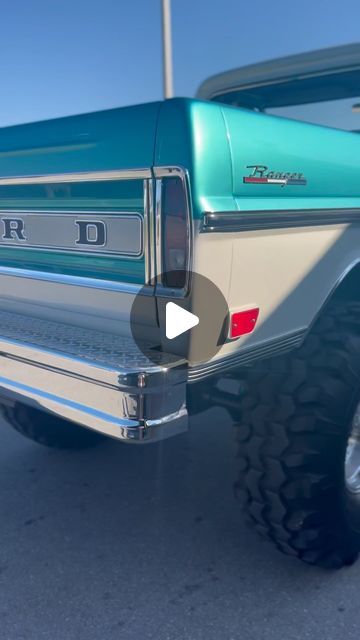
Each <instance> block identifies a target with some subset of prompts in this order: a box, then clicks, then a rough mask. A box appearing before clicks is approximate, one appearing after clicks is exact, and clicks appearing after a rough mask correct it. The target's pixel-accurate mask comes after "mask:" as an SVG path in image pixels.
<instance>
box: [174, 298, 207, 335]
mask: <svg viewBox="0 0 360 640" xmlns="http://www.w3.org/2000/svg"><path fill="white" fill-rule="evenodd" d="M199 322H200V321H199V318H198V317H197V316H196V315H195V314H194V313H190V311H186V310H185V309H182V308H181V307H179V305H178V304H175V303H174V302H168V303H167V305H166V337H167V338H168V340H173V338H177V336H180V335H181V334H182V333H185V331H189V329H192V328H193V327H196V325H197V324H199Z"/></svg>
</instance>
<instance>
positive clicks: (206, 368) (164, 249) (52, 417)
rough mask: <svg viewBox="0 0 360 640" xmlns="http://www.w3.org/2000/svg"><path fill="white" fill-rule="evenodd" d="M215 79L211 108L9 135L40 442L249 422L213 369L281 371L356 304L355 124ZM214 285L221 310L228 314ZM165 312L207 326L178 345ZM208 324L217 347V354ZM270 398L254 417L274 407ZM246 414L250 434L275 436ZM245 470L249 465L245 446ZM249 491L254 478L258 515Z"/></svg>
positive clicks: (18, 420) (13, 317) (14, 320)
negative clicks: (207, 411)
mask: <svg viewBox="0 0 360 640" xmlns="http://www.w3.org/2000/svg"><path fill="white" fill-rule="evenodd" d="M350 53H351V55H350V54H348V53H347V54H346V55H347V56H348V57H349V56H350V58H351V56H352V58H351V60H352V59H353V58H354V52H353V51H352V52H350ZM355 53H356V55H357V59H360V57H359V52H358V50H356V51H355ZM344 55H345V54H344ZM345 57H346V56H345ZM355 57H356V56H355ZM340 58H341V56H340ZM341 59H342V58H341ZM336 60H337V58H336ZM346 60H347V58H346ZM305 62H306V61H305ZM305 62H304V65H305V66H304V69H305V71H306V69H307V66H306V65H309V63H308V62H306V64H305ZM311 64H312V66H311V65H310V66H311V68H310V70H309V78H310V76H311V78H313V76H314V73H315V71H314V68H318V70H319V77H320V76H321V78H322V74H323V62H322V63H321V64H320V63H319V62H318V63H317V67H316V65H315V67H314V64H313V63H311ZM334 64H335V67H334V68H335V71H334V69H333V67H331V68H332V73H333V74H339V73H342V74H343V77H344V78H345V77H346V78H347V77H348V76H347V74H349V73H350V71H351V73H352V74H353V75H354V74H355V72H356V73H358V71H357V70H358V68H360V63H359V64H358V66H357V67H356V65H355V63H354V62H352V63H351V64H350V62H349V61H347V62H346V63H345V62H342V67H341V69H340V67H339V64H338V63H337V62H335V63H334ZM289 65H290V67H291V64H290V63H289ZM336 65H337V66H336ZM275 67H276V65H275ZM339 69H340V70H339ZM315 70H316V69H315ZM349 70H350V71H349ZM305 71H304V73H305ZM268 73H270V72H269V71H268ZM279 73H280V72H279ZM282 73H283V72H282ZM240 75H241V74H240ZM250 75H251V74H250ZM270 75H271V74H270ZM328 75H329V74H328ZM330 75H331V74H330ZM248 76H249V72H248V71H246V73H245V75H244V77H245V78H246V82H248ZM260 76H261V74H260V75H259V77H260ZM235 77H236V74H235V76H234V73H233V72H232V75H231V79H232V80H231V81H232V83H234V82H235V81H234V78H235ZM255 77H256V74H255ZM281 77H282V76H281ZM304 77H305V80H304V82H305V84H306V82H307V80H306V77H307V76H306V73H305V76H304ZM352 77H353V76H352ZM357 77H358V76H357ZM296 78H297V80H296V82H298V76H296ZM265 79H266V78H265ZM285 80H286V78H285ZM285 80H284V79H283V78H282V80H281V82H284V83H285V84H286V82H287V80H286V82H285ZM271 81H273V83H274V86H275V90H276V86H279V83H280V84H281V82H280V80H279V77H277V76H276V74H275V77H274V78H272V80H271ZM269 82H270V81H269ZM309 82H310V80H309ZM259 83H260V84H259V86H260V87H262V84H261V83H264V78H263V76H261V77H260V80H259ZM319 83H320V80H319V81H318V84H319ZM265 84H266V82H265ZM320 84H321V83H320ZM223 85H224V83H223V79H220V80H218V79H215V80H213V79H212V80H211V81H210V82H208V83H207V84H206V83H205V85H204V86H203V87H202V89H201V90H200V97H202V98H207V99H188V98H176V99H172V100H166V101H164V102H154V103H150V104H144V105H139V106H134V107H126V108H119V109H112V110H109V111H102V112H98V113H88V114H85V115H79V116H71V117H65V118H59V119H56V120H49V121H45V122H38V123H31V124H24V125H19V126H13V127H7V128H4V129H1V130H0V389H1V399H2V400H1V402H2V406H3V412H4V413H5V416H6V417H7V419H8V420H9V421H10V422H11V423H12V424H13V425H14V426H15V427H16V428H17V429H18V430H20V431H22V432H23V433H25V434H26V435H30V437H33V439H35V440H38V441H40V442H46V443H48V444H52V445H55V444H59V446H72V443H75V444H74V446H79V447H80V446H86V445H87V444H88V443H89V442H90V441H91V442H93V441H94V440H96V438H97V437H98V434H101V435H109V436H112V437H115V438H118V439H121V440H124V441H130V442H146V441H149V440H158V439H161V438H164V437H168V436H169V435H173V434H177V433H181V432H183V431H184V430H185V429H186V428H187V426H188V417H189V415H190V414H191V413H194V412H196V411H200V410H202V409H204V408H207V407H209V406H211V405H212V404H219V405H222V406H225V407H226V408H228V409H229V410H230V412H231V413H232V415H234V414H235V415H236V416H237V415H238V413H237V412H238V407H239V402H240V401H239V399H237V398H234V397H231V394H230V393H228V392H226V393H221V392H220V391H219V390H218V386H217V385H218V382H219V379H220V378H222V377H224V376H227V377H229V376H230V377H234V378H236V379H237V380H241V381H242V384H243V388H246V386H247V385H248V386H249V383H248V382H247V380H248V379H249V378H248V372H249V371H250V372H251V371H253V368H252V367H253V366H254V365H253V363H255V367H257V366H260V365H261V366H263V363H264V362H268V361H269V360H268V359H269V358H273V360H271V362H275V363H278V362H280V360H279V358H280V356H281V355H282V354H287V353H289V354H290V355H289V356H286V357H289V358H290V357H294V358H295V363H296V362H297V360H296V358H297V356H296V355H294V356H292V355H291V354H297V353H302V352H301V349H304V346H303V345H304V344H305V345H306V344H307V340H308V339H310V340H311V339H312V337H311V336H312V331H313V327H314V326H317V322H319V318H321V317H322V314H324V313H326V309H327V308H328V304H329V300H330V299H331V300H335V299H337V297H338V296H345V297H346V296H347V297H348V298H347V299H349V300H350V301H351V303H353V298H354V295H355V294H354V292H357V290H358V284H359V263H360V182H359V171H360V164H359V158H360V137H359V135H358V133H355V132H351V131H342V130H339V129H333V128H329V127H324V126H319V125H313V124H310V123H304V122H300V121H295V120H290V119H286V118H281V117H278V116H272V115H269V114H267V113H266V109H265V107H266V104H265V103H264V104H262V103H261V105H260V107H259V104H260V103H258V102H257V100H259V98H257V97H256V96H257V94H256V87H255V90H254V89H252V91H253V93H250V94H249V92H248V90H247V89H246V86H247V85H246V83H245V85H246V86H245V85H244V87H245V88H244V87H243V86H242V85H241V82H240V81H239V82H238V85H236V87H235V86H233V84H231V86H230V85H229V87H230V88H229V91H227V90H226V87H225V89H224V86H223ZM250 86H251V87H252V86H253V85H251V83H250ZM266 86H267V85H266ZM309 86H310V85H309ZM311 86H312V85H311ZM316 86H318V85H316ZM321 86H322V85H321ZM357 86H358V85H357ZM214 87H215V89H214ZM216 87H218V88H219V87H220V89H221V90H220V89H219V91H220V93H219V91H217V89H216ZM299 90H300V89H299V86H298V85H296V92H297V94H296V95H298V93H299ZM324 90H325V89H324V88H323V91H324ZM207 91H208V93H209V95H207V93H206V92H207ZM254 91H255V93H254ZM306 91H308V85H306ZM359 91H360V90H359ZM260 94H261V95H262V96H263V95H265V94H262V93H261V92H260V93H259V95H260ZM229 95H230V97H229ZM243 95H245V97H246V100H245V102H244V104H243V106H241V99H242V97H241V96H243ZM249 95H250V97H249ZM251 95H252V96H253V98H252V99H253V100H254V109H252V108H251V104H250V103H249V100H250V102H251ZM266 95H267V94H266ZM283 95H284V94H283V93H282V94H281V96H283ZM316 95H317V97H318V94H316ZM346 95H347V96H348V95H352V96H355V95H356V91H355V90H351V91H350V89H349V91H348V92H347V93H346ZM264 100H265V98H264ZM282 100H283V98H282ZM229 103H232V104H229ZM255 103H256V104H255ZM271 104H273V103H271ZM174 272H176V274H177V275H176V277H175V278H174V277H173V275H171V274H173V273H174ZM199 278H200V281H199ZM202 279H204V280H206V281H209V282H211V283H212V284H213V285H214V287H215V289H214V291H218V292H220V293H219V295H221V296H222V298H223V300H224V301H225V304H226V312H225V313H224V314H223V316H222V317H219V318H218V317H217V316H216V312H215V306H216V305H215V302H214V301H213V299H212V295H210V294H209V295H208V294H206V295H205V294H204V292H203V287H204V286H205V285H203V284H201V283H199V282H203V280H202ZM214 295H215V296H216V295H217V294H214ZM204 297H205V298H206V300H205V302H204ZM139 299H140V300H141V304H140V306H139V307H136V308H137V309H139V311H138V313H137V315H136V317H135V318H134V311H133V309H134V308H135V307H134V305H135V306H136V305H137V304H138V300H139ZM169 301H173V302H175V303H176V304H178V305H183V306H184V308H186V310H187V311H189V312H190V313H192V314H195V315H196V316H197V317H199V318H200V322H199V327H198V328H195V329H194V330H192V331H191V332H189V333H188V334H187V338H186V340H185V341H184V340H182V341H181V342H180V343H179V344H180V346H179V347H177V346H175V347H174V349H172V348H171V345H170V347H169V340H167V339H165V337H164V332H163V330H162V323H163V320H164V313H165V311H164V309H165V306H164V305H167V303H168V302H169ZM244 314H245V315H244ZM205 316H206V317H205ZM212 316H214V319H213V325H212V327H211V330H210V331H209V334H207V333H206V323H209V322H210V318H211V317H212ZM249 323H250V324H249ZM139 328H140V333H141V335H142V336H143V338H144V340H143V346H142V342H141V340H140V342H139V340H138V339H137V337H136V336H137V335H138V333H139ZM202 331H204V332H205V335H206V337H207V340H208V342H209V344H210V348H209V353H210V354H212V355H211V357H207V358H205V359H204V358H203V357H202V352H201V350H200V351H199V349H198V343H199V342H201V340H200V338H201V335H203V334H202V333H201V332H202ZM309 336H310V338H309ZM306 348H307V347H306ZM299 350H300V351H299ZM310 351H311V350H310ZM207 353H208V351H207ZM284 358H285V356H284ZM299 358H300V356H299ZM339 358H340V356H339ZM300 359H301V358H300ZM335 360H336V358H335V356H334V362H335ZM340 360H341V358H340ZM340 360H339V362H340ZM282 362H283V364H282V365H281V366H283V367H285V365H284V362H285V361H284V360H283V361H282ZM286 362H288V361H287V360H286ZM291 362H292V361H291ZM277 366H278V365H277V364H276V365H274V367H275V369H276V367H277ZM279 366H280V365H279ZM281 366H280V370H281ZM286 366H287V365H286ZM293 366H294V367H295V369H296V366H297V365H292V364H291V367H293ZM299 366H300V365H299ZM319 366H320V365H319ZM334 366H335V365H334ZM336 366H338V365H336ZM291 367H290V368H291ZM275 369H274V370H275ZM300 369H301V367H300ZM300 369H299V371H300ZM291 371H293V369H292V368H291ZM251 375H252V374H250V378H251ZM279 375H280V374H279ZM299 375H300V374H299ZM311 375H312V374H311ZM311 375H310V374H309V379H310V378H311ZM287 378H288V379H290V378H291V376H290V374H288V376H287ZM301 379H302V380H303V378H301ZM272 384H273V383H272V382H269V385H270V387H271V385H272ZM294 389H295V387H294ZM264 393H265V396H266V392H265V391H264ZM261 397H262V392H259V396H258V400H256V401H253V406H255V405H257V403H258V404H259V407H260V409H259V411H260V410H261V411H262V412H263V413H261V415H265V410H264V409H263V408H261V407H262V406H263V405H262V404H261V402H260V400H259V398H261ZM266 397H267V396H266ZM269 402H270V400H269ZM279 402H280V401H279ZM265 404H266V403H265ZM280 404H281V402H280ZM244 406H245V407H246V400H245V405H244ZM244 415H245V416H246V415H247V414H246V409H245V414H244ZM254 415H255V418H251V419H250V418H249V420H250V422H251V420H253V421H254V424H255V432H256V433H257V435H255V439H256V438H260V435H259V433H260V432H261V437H263V436H264V429H265V427H264V426H262V421H263V418H259V417H258V419H257V418H256V415H258V416H259V415H260V414H254ZM274 415H275V414H274ZM278 419H279V420H280V418H276V417H274V416H273V418H271V420H270V421H269V422H268V423H267V424H270V425H273V424H274V423H275V422H277V420H278ZM281 419H282V418H281ZM240 422H241V421H240ZM245 422H246V420H245ZM83 427H87V429H84V428H83ZM266 428H268V429H269V431H268V433H272V429H273V427H272V426H270V427H266ZM299 428H300V427H299ZM305 430H306V428H305ZM344 433H345V432H344ZM346 433H347V435H346V438H348V437H349V438H350V436H351V433H352V432H351V433H350V432H346ZM349 433H350V436H349ZM74 434H75V435H74ZM284 437H285V436H284ZM351 437H352V441H353V440H354V437H353V436H351ZM350 439H351V438H350ZM240 440H241V438H240ZM273 440H274V438H273ZM252 442H253V440H252ZM346 442H347V439H346ZM251 446H252V445H251ZM261 446H262V445H261ZM264 446H265V448H266V443H265V445H264ZM274 446H275V445H274ZM349 446H350V445H349ZM275 449H276V447H275ZM275 449H274V450H275ZM295 449H296V447H295ZM279 451H280V449H279ZM280 453H281V452H280ZM280 453H279V455H280ZM292 454H293V459H294V456H295V454H299V451H298V450H297V449H296V450H294V451H293V452H292ZM274 455H275V454H274ZM276 455H277V454H276ZM276 455H275V457H276ZM299 455H300V454H299ZM295 457H296V456H295ZM348 459H351V460H352V458H351V455H350V453H349V455H348ZM244 460H245V462H244V469H245V468H248V467H249V464H250V463H249V460H250V461H251V454H248V453H247V454H246V455H244ZM294 464H295V463H294ZM351 464H353V463H351ZM285 466H286V465H285ZM255 467H256V465H255ZM260 467H261V465H260ZM242 473H243V475H244V471H242ZM254 473H255V475H256V473H259V474H260V475H261V474H263V473H265V472H264V470H263V468H262V467H261V468H260V470H258V472H257V471H256V472H255V471H254ZM354 473H355V472H354V470H353V468H352V473H351V476H352V477H353V476H354ZM244 482H245V485H246V486H247V484H246V483H249V479H248V476H246V477H245V479H244ZM349 482H350V481H349ZM250 484H251V483H250ZM356 486H357V485H356ZM257 489H258V488H257ZM252 491H253V492H255V493H256V490H255V489H254V488H251V487H250V485H249V486H247V498H246V500H247V501H248V502H247V504H249V505H250V507H249V509H253V510H254V509H255V508H254V502H253V501H252V499H251V495H252V493H251V492H252ZM264 492H265V493H266V491H265V490H263V495H264ZM249 496H250V497H249ZM255 502H256V500H255ZM262 508H264V509H265V510H266V509H268V508H269V507H268V505H265V506H264V507H261V509H262ZM304 509H305V507H304ZM254 513H255V511H254ZM254 513H253V519H254V520H256V522H257V524H258V525H259V526H260V528H261V526H262V525H263V520H262V516H259V517H257V516H255V515H254ZM303 519H305V516H304V518H303ZM300 520H301V518H300ZM264 526H265V525H264ZM271 526H272V525H269V527H270V534H269V537H273V538H274V536H275V534H274V529H271ZM274 526H275V525H274ZM299 526H300V525H299ZM284 531H285V529H284ZM288 534H289V536H290V537H291V535H290V533H289V532H288ZM281 540H282V539H281ZM341 544H342V543H341ZM281 545H283V547H284V548H283V549H282V550H286V549H285V546H286V545H285V542H284V540H282V541H280V542H279V543H278V546H279V547H280V548H281ZM320 546H321V549H323V548H324V542H323V541H322V542H321V545H320ZM325 546H326V545H325ZM355 546H357V543H356V545H355ZM305 547H306V545H305ZM305 547H304V549H305ZM353 547H354V545H353V544H351V545H350V547H349V549H351V551H353ZM294 548H296V545H295V547H294V545H290V544H288V549H290V551H294ZM341 548H342V549H343V547H341ZM301 553H302V552H301ZM301 553H300V551H299V553H294V554H295V555H296V554H297V555H301ZM319 553H320V552H319ZM324 553H325V552H324ZM326 553H327V552H326ZM341 554H342V555H341ZM341 554H340V555H341V558H342V562H345V561H346V559H347V556H346V554H345V552H344V553H343V551H341ZM315 555H316V554H315ZM319 557H320V556H319ZM321 557H322V556H321ZM303 559H305V560H306V559H307V558H306V557H305V552H304V557H303ZM308 559H309V561H310V552H309V556H308ZM314 562H318V555H316V557H315V556H314ZM319 563H320V561H319ZM340 564H341V563H340Z"/></svg>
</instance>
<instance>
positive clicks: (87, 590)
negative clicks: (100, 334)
mask: <svg viewBox="0 0 360 640" xmlns="http://www.w3.org/2000/svg"><path fill="white" fill-rule="evenodd" d="M0 457H1V461H0V505H1V510H0V512H1V520H0V543H1V544H0V637H1V640H22V639H24V640H25V639H26V640H32V639H34V640H35V639H36V640H40V639H41V638H46V639H49V640H50V639H51V640H83V639H84V640H93V639H96V640H107V639H108V638H121V640H140V639H141V640H146V639H148V638H151V639H156V640H203V639H204V640H235V639H236V640H237V639H241V640H247V639H254V640H270V639H276V640H282V639H284V640H295V639H299V640H300V639H301V640H304V638H326V639H327V640H335V639H337V638H339V639H340V638H341V640H344V638H346V639H347V640H351V639H352V638H354V639H355V638H356V639H358V637H359V618H360V608H359V591H360V562H359V563H358V564H357V565H354V566H353V567H350V568H347V569H345V570H342V571H340V572H334V573H332V572H326V571H323V570H320V569H313V568H310V567H306V566H305V565H302V564H301V563H299V562H297V561H294V560H292V559H290V558H286V557H284V556H282V555H280V554H279V553H277V552H276V551H275V550H273V549H272V547H271V546H270V545H268V544H267V543H266V542H263V541H261V540H260V539H259V538H258V537H257V536H256V535H254V533H253V532H252V531H251V530H249V529H247V527H246V526H245V525H244V523H243V520H242V516H241V513H240V511H239V507H238V504H237V502H236V500H235V498H234V496H233V493H232V481H233V476H234V473H235V460H234V459H235V448H234V444H233V441H232V426H231V423H230V420H229V418H228V417H227V414H226V413H225V412H224V411H222V410H211V411H209V412H207V413H205V414H203V415H202V416H199V417H196V418H194V419H193V420H192V424H191V429H190V431H189V432H188V433H187V434H185V435H182V436H178V437H177V438H174V439H171V440H169V441H165V442H162V443H160V444H158V445H148V446H145V447H134V446H129V445H124V444H121V443H118V442H115V441H113V440H108V441H107V442H105V443H104V444H103V445H101V446H99V447H98V448H96V449H92V450H88V451H83V452H61V451H56V450H50V449H46V448H43V447H41V446H39V445H36V444H35V443H32V442H31V441H29V440H26V439H25V438H23V437H22V436H20V435H18V434H17V433H16V432H15V431H13V430H12V429H11V428H10V427H8V426H7V425H5V423H4V422H2V423H1V429H0Z"/></svg>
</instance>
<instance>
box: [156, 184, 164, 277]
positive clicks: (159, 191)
mask: <svg viewBox="0 0 360 640" xmlns="http://www.w3.org/2000/svg"><path fill="white" fill-rule="evenodd" d="M162 260H163V256H162V180H161V179H156V180H155V276H156V284H157V285H162V277H161V276H162V265H163V261H162Z"/></svg>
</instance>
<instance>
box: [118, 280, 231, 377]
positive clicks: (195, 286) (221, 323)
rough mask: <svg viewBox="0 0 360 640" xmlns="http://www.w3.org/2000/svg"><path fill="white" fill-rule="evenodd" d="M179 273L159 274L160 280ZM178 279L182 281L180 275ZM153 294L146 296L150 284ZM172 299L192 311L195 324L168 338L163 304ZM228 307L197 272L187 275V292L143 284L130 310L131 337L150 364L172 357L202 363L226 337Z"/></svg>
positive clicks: (218, 293)
mask: <svg viewBox="0 0 360 640" xmlns="http://www.w3.org/2000/svg"><path fill="white" fill-rule="evenodd" d="M178 275H179V272H171V273H166V274H163V276H162V277H161V278H160V279H159V280H160V282H174V281H176V277H178ZM179 281H182V279H181V277H180V278H179ZM149 285H150V286H152V288H153V290H154V289H155V290H156V295H149V291H150V286H149ZM168 302H173V303H175V304H177V305H179V307H181V308H182V309H185V310H186V311H189V312H190V313H194V314H195V315H196V316H198V318H199V324H198V325H197V326H195V327H193V328H192V329H190V330H188V331H186V332H185V333H183V334H181V335H180V336H177V337H176V338H174V339H172V340H169V339H168V338H167V337H166V305H167V303H168ZM228 323H229V309H228V306H227V303H226V300H225V298H224V296H223V294H222V293H221V291H220V289H219V288H218V287H217V286H216V285H215V284H214V283H213V282H212V281H211V280H209V279H208V278H205V277H204V276H203V275H200V274H199V273H195V272H192V273H191V274H190V278H189V283H188V287H187V292H185V294H184V295H180V292H179V290H177V289H172V290H170V289H165V288H163V287H161V286H158V285H156V284H154V283H148V284H147V285H144V287H142V289H141V290H140V291H139V293H138V294H137V295H136V296H135V298H134V302H133V304H132V308H131V312H130V325H131V332H132V335H133V338H134V340H135V342H136V344H137V346H138V348H139V349H140V351H141V352H142V353H143V354H144V355H146V356H147V358H149V360H151V361H152V362H153V363H154V364H156V365H159V364H160V363H161V365H163V366H166V364H171V363H173V362H174V359H175V360H179V361H181V360H185V361H186V362H190V363H196V364H200V363H206V362H208V361H209V360H211V358H213V357H214V356H215V355H216V353H217V352H218V351H219V349H220V348H221V346H222V345H223V344H224V342H225V341H226V339H227V335H228Z"/></svg>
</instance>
